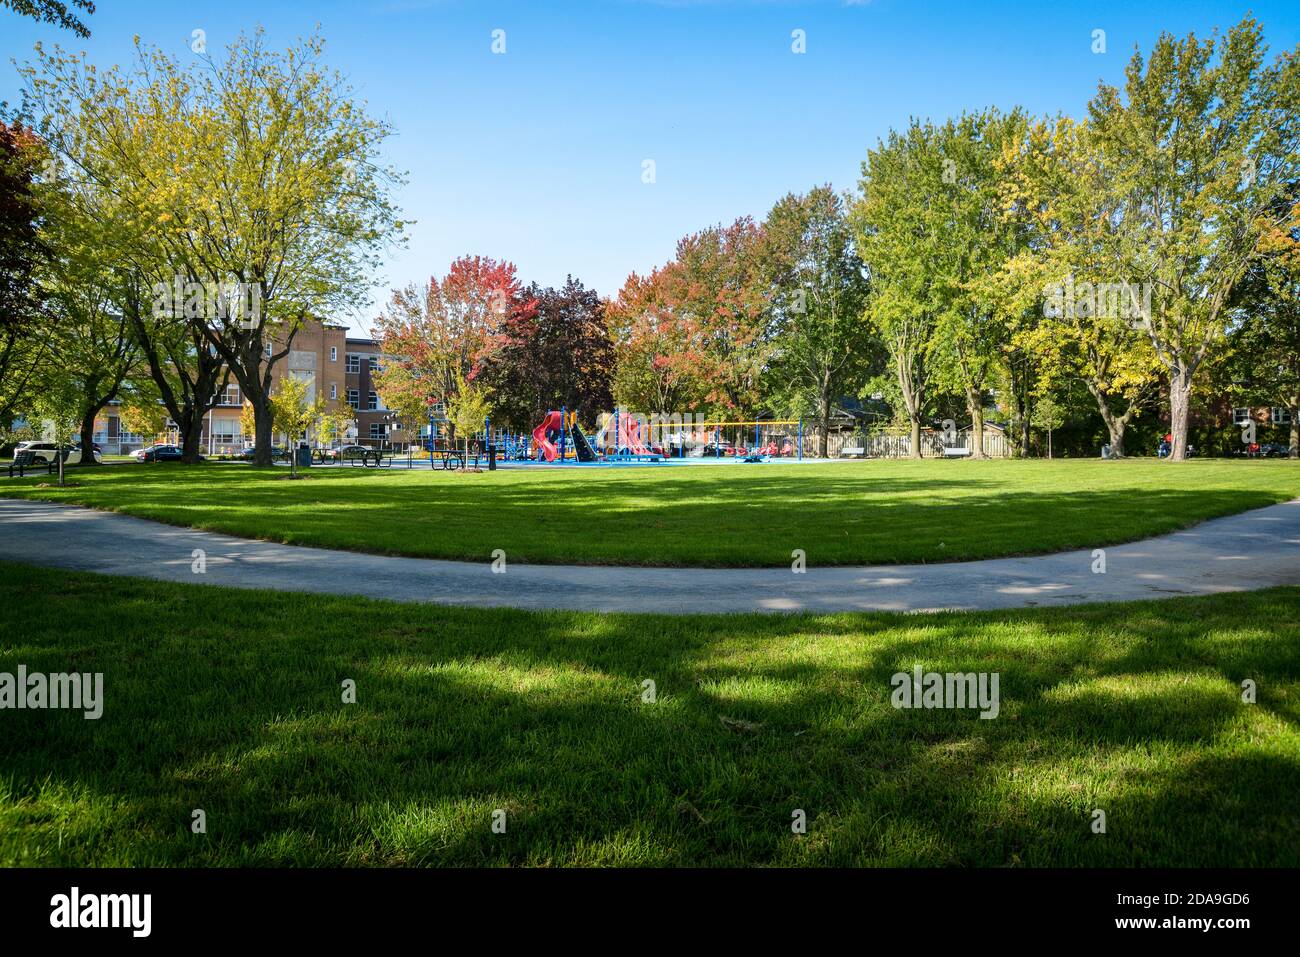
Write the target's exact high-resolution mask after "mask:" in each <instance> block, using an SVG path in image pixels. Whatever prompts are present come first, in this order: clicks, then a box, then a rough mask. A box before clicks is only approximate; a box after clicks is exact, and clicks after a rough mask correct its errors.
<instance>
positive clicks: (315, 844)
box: [0, 565, 1300, 867]
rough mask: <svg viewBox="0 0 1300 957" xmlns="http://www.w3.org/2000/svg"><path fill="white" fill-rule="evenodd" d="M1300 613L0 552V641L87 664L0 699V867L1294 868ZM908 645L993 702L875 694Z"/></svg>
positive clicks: (1282, 608)
mask: <svg viewBox="0 0 1300 957" xmlns="http://www.w3.org/2000/svg"><path fill="white" fill-rule="evenodd" d="M1298 611H1300V589H1290V588H1289V589H1277V590H1271V591H1262V592H1257V593H1252V594H1237V595H1224V596H1220V597H1214V598H1192V599H1173V600H1169V601H1163V602H1153V603H1139V604H1130V605H1110V606H1090V607H1087V608H1081V609H1071V610H1030V611H1018V612H1001V613H979V614H942V615H926V616H910V617H909V616H897V615H836V616H826V617H806V616H800V617H762V616H738V617H700V618H691V619H681V618H672V617H664V618H654V617H649V616H645V617H642V616H601V615H594V614H578V613H550V614H534V613H524V612H510V611H468V610H452V609H443V608H436V607H422V606H403V605H394V604H385V603H380V602H370V601H362V600H353V599H346V600H345V599H333V598H320V597H309V596H303V595H289V594H274V593H259V592H241V591H233V590H225V589H219V588H213V587H205V586H199V585H172V584H160V583H151V582H145V581H141V580H135V579H124V578H106V577H97V576H94V575H89V574H80V573H66V572H54V571H46V570H38V569H34V568H28V567H24V566H16V565H4V566H0V634H2V635H3V638H0V671H3V672H10V673H13V672H15V671H16V669H17V666H18V665H19V664H24V665H26V666H27V667H28V668H29V669H30V670H31V671H44V672H53V671H66V670H78V671H90V672H94V671H102V672H103V673H104V675H105V678H104V684H105V687H104V694H105V705H104V713H103V717H102V718H100V719H99V720H98V721H87V720H85V719H84V718H83V717H82V716H81V714H80V713H79V712H77V713H72V712H66V711H30V710H24V711H3V712H0V721H3V722H4V733H3V734H0V865H4V866H9V865H41V866H64V865H73V866H75V865H96V866H101V865H103V866H107V865H247V864H253V865H484V864H493V865H494V864H517V865H593V864H612V865H624V864H626V865H633V864H635V865H752V864H777V865H922V866H928V865H953V864H961V865H994V866H1000V865H1010V866H1017V865H1021V866H1045V865H1063V866H1071V865H1097V866H1101V865H1118V866H1144V867H1150V866H1161V865H1171V866H1184V865H1187V866H1191V865H1197V866H1200V865H1265V864H1271V865H1284V866H1297V865H1300V804H1297V801H1296V795H1297V794H1300V624H1297V620H1298V619H1300V615H1297V612H1298ZM917 664H919V665H921V666H923V667H924V668H925V669H926V670H928V671H941V672H947V671H974V672H981V671H986V672H991V671H995V672H998V673H999V675H1000V690H1001V712H1000V714H999V716H998V717H997V718H996V719H993V720H981V719H980V718H978V717H977V716H976V714H975V713H974V712H971V711H954V710H919V711H915V710H914V711H906V710H895V709H894V708H893V707H891V705H890V703H889V700H890V694H891V690H892V689H891V687H890V683H889V682H890V676H891V675H892V674H893V673H895V672H897V671H910V670H911V669H912V668H913V667H914V665H917ZM1244 678H1251V679H1253V680H1254V681H1256V682H1257V685H1258V695H1259V697H1258V702H1257V703H1256V704H1245V703H1243V702H1242V700H1241V692H1240V683H1241V681H1242V680H1243V679H1244ZM345 679H352V680H354V681H355V682H356V686H357V702H356V703H355V704H343V703H342V702H341V683H342V682H343V681H344V680H345ZM647 679H648V680H652V681H654V682H655V685H656V688H657V700H656V701H655V702H654V703H643V701H642V699H641V693H642V687H643V685H642V682H643V681H645V680H647ZM195 808H201V809H203V810H204V811H205V812H206V814H207V833H206V834H204V835H196V834H192V833H191V832H190V829H189V823H190V820H191V812H192V811H193V809H195ZM496 809H502V810H504V811H505V812H506V818H505V820H506V832H505V833H504V834H494V833H493V832H492V829H491V823H492V815H493V811H494V810H496ZM796 809H802V810H803V811H804V812H805V813H806V816H807V822H808V830H807V834H805V835H802V836H796V835H795V834H793V833H792V832H791V827H790V824H791V814H792V812H793V811H794V810H796ZM1094 809H1102V810H1104V811H1105V812H1106V816H1107V833H1105V834H1094V833H1092V831H1091V828H1090V824H1091V821H1092V811H1093V810H1094Z"/></svg>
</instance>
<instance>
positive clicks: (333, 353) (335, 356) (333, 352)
mask: <svg viewBox="0 0 1300 957" xmlns="http://www.w3.org/2000/svg"><path fill="white" fill-rule="evenodd" d="M338 361H339V347H338V346H330V362H338Z"/></svg>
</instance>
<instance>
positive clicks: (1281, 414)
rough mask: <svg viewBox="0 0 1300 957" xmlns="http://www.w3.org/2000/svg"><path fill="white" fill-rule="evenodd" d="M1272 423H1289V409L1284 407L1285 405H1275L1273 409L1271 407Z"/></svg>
mask: <svg viewBox="0 0 1300 957" xmlns="http://www.w3.org/2000/svg"><path fill="white" fill-rule="evenodd" d="M1273 424H1274V425H1290V424H1291V410H1290V409H1288V408H1285V407H1281V406H1279V407H1277V408H1274V409H1273Z"/></svg>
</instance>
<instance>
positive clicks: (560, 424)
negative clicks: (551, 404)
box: [533, 412, 564, 462]
mask: <svg viewBox="0 0 1300 957" xmlns="http://www.w3.org/2000/svg"><path fill="white" fill-rule="evenodd" d="M563 430H564V420H563V417H562V416H561V415H560V413H558V412H547V413H546V418H544V419H542V424H541V425H539V426H538V427H537V428H535V429H533V441H534V442H536V443H537V447H538V448H539V449H541V450H542V455H543V456H544V457H545V458H546V461H548V462H554V461H555V460H556V459H557V458H559V457H560V450H559V449H557V448H556V447H555V443H554V442H552V441H551V440H550V439H549V438H547V436H546V433H547V432H554V433H555V434H556V435H559V434H560V433H561V432H562V431H563Z"/></svg>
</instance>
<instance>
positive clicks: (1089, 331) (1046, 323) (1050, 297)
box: [996, 118, 1159, 457]
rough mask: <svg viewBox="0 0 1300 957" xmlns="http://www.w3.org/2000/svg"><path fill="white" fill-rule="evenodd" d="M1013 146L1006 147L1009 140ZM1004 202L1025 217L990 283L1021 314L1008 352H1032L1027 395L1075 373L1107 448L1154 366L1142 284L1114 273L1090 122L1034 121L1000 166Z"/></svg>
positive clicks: (1108, 213)
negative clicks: (1023, 237) (1032, 378)
mask: <svg viewBox="0 0 1300 957" xmlns="http://www.w3.org/2000/svg"><path fill="white" fill-rule="evenodd" d="M1008 145H1009V146H1010V144H1008ZM998 170H999V174H1000V175H999V182H1000V184H1001V186H1000V188H1001V194H1002V197H1003V207H1004V209H1005V210H1006V211H1007V212H1008V214H1009V215H1015V216H1016V217H1019V218H1021V219H1022V220H1023V221H1026V222H1027V223H1028V228H1029V232H1028V236H1027V243H1026V245H1025V246H1024V247H1023V248H1022V249H1020V250H1019V251H1018V252H1017V254H1016V255H1015V256H1013V257H1012V258H1010V259H1009V260H1008V261H1007V262H1006V263H1005V264H1004V266H1003V269H1002V271H1001V274H1000V275H998V276H997V277H996V281H997V282H999V283H1001V284H1002V285H1003V286H1004V288H1005V289H1006V290H1007V293H1008V295H1009V296H1018V297H1019V299H1020V302H1021V305H1022V306H1024V308H1025V311H1024V312H1023V313H1022V314H1021V316H1022V318H1021V320H1020V321H1017V322H1015V323H1013V326H1012V342H1013V345H1014V347H1015V349H1017V350H1019V351H1023V352H1024V353H1027V354H1032V355H1033V356H1035V357H1036V358H1037V364H1038V377H1037V382H1036V385H1035V388H1034V392H1036V393H1038V392H1041V393H1043V394H1047V393H1048V392H1050V391H1051V390H1053V389H1056V388H1057V387H1058V385H1059V383H1061V382H1062V381H1063V380H1066V379H1071V378H1077V379H1078V380H1080V381H1081V382H1082V383H1083V384H1084V386H1085V387H1086V388H1087V390H1088V394H1089V395H1091V396H1092V399H1093V401H1094V402H1095V403H1096V406H1097V410H1098V412H1099V414H1100V415H1101V418H1102V421H1103V422H1104V423H1105V426H1106V429H1107V432H1108V435H1109V438H1110V449H1111V455H1112V456H1114V457H1119V456H1122V455H1123V454H1124V436H1125V431H1126V430H1127V428H1128V425H1129V423H1130V422H1132V421H1133V419H1134V418H1135V417H1136V416H1137V415H1138V414H1139V413H1140V412H1142V411H1143V410H1144V409H1146V408H1147V407H1148V405H1149V403H1150V402H1151V400H1152V399H1153V398H1154V397H1155V385H1156V382H1157V379H1158V371H1159V364H1158V362H1157V360H1156V354H1155V350H1154V349H1153V348H1152V345H1151V341H1150V338H1149V336H1148V333H1147V328H1146V326H1147V322H1148V320H1149V316H1147V315H1146V309H1147V306H1148V305H1149V300H1150V297H1149V288H1150V287H1145V288H1146V289H1147V294H1144V290H1143V287H1142V286H1141V284H1129V283H1127V282H1126V281H1125V280H1123V279H1122V278H1119V277H1116V276H1115V265H1114V264H1115V257H1116V249H1115V246H1116V243H1117V242H1118V239H1117V236H1116V229H1115V222H1116V216H1115V201H1114V198H1113V197H1112V195H1111V194H1110V192H1109V191H1108V189H1107V184H1108V182H1109V179H1110V173H1109V171H1108V170H1107V169H1106V167H1105V164H1104V162H1103V158H1102V156H1101V155H1100V153H1099V151H1098V150H1096V149H1095V148H1094V146H1093V142H1092V136H1091V132H1090V130H1089V128H1088V124H1087V123H1078V122H1075V121H1073V120H1071V119H1068V118H1058V119H1056V120H1053V121H1040V122H1037V123H1034V124H1033V125H1032V126H1031V127H1030V128H1029V130H1028V133H1027V136H1026V138H1025V141H1024V143H1023V145H1021V146H1019V147H1017V148H1015V149H1010V148H1008V149H1006V150H1004V152H1003V155H1002V157H1001V159H1000V160H999V163H998Z"/></svg>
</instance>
